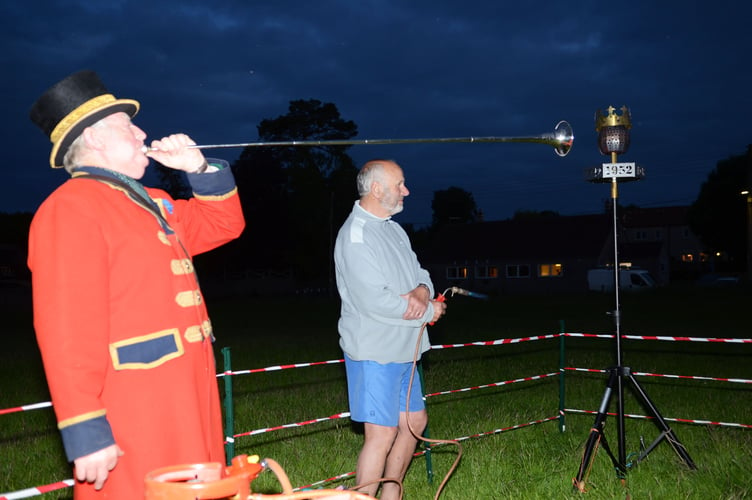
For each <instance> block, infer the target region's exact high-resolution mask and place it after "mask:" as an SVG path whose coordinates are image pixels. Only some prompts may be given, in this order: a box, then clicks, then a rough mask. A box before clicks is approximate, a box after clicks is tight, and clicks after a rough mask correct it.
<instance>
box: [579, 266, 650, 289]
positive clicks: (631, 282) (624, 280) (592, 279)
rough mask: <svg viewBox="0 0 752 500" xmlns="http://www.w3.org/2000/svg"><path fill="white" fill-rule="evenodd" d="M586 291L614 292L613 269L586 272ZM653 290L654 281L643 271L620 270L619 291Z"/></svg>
mask: <svg viewBox="0 0 752 500" xmlns="http://www.w3.org/2000/svg"><path fill="white" fill-rule="evenodd" d="M587 278H588V289H590V290H594V291H598V292H611V291H613V290H614V278H615V276H614V270H613V268H599V269H591V270H589V271H588V275H587ZM650 288H655V280H654V279H653V277H652V276H650V273H649V272H647V271H646V270H644V269H626V268H625V269H620V270H619V290H632V291H638V290H648V289H650Z"/></svg>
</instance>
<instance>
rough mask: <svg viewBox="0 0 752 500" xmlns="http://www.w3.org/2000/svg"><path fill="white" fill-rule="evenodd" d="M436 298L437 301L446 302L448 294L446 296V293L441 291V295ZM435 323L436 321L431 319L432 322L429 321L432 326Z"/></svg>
mask: <svg viewBox="0 0 752 500" xmlns="http://www.w3.org/2000/svg"><path fill="white" fill-rule="evenodd" d="M435 300H436V302H445V301H446V296H445V295H444V294H443V293H440V294H439V295H438V296H437V297H436V299H435ZM434 323H435V321H431V322H430V323H428V324H429V325H431V326H433V324H434Z"/></svg>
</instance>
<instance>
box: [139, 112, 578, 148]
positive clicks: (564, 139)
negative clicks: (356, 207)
mask: <svg viewBox="0 0 752 500" xmlns="http://www.w3.org/2000/svg"><path fill="white" fill-rule="evenodd" d="M451 142H531V143H537V144H548V145H549V146H553V148H554V152H555V153H556V154H557V155H559V156H566V155H567V154H568V153H569V151H570V150H571V149H572V144H573V143H574V133H573V131H572V127H571V125H569V123H568V122H567V121H565V120H562V121H560V122H559V123H557V124H556V127H555V128H554V131H553V132H548V133H545V134H541V135H539V136H531V137H498V136H490V137H444V138H433V139H430V138H429V139H332V140H310V141H271V142H264V141H261V142H244V143H237V144H195V145H191V146H188V147H189V148H192V149H217V148H245V147H289V146H353V145H358V144H371V145H381V144H419V143H451ZM142 149H143V152H144V153H148V152H149V151H155V149H154V148H150V147H148V146H146V145H144V146H143V148H142Z"/></svg>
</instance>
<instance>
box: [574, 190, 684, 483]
mask: <svg viewBox="0 0 752 500" xmlns="http://www.w3.org/2000/svg"><path fill="white" fill-rule="evenodd" d="M617 199H618V183H617V178H616V177H615V176H614V177H612V178H611V204H612V208H613V234H614V293H615V297H616V309H615V310H614V312H613V317H614V322H615V324H616V335H615V337H616V366H614V367H611V368H608V369H607V371H608V373H609V378H608V384H607V386H606V391H605V392H604V394H603V399H602V400H601V404H600V407H599V408H598V413H597V415H596V417H595V423H594V424H593V427H592V428H591V430H590V435H589V436H588V440H587V443H586V445H585V452H584V454H583V458H582V463H581V464H580V469H579V470H578V472H577V477H576V478H575V479H574V481H573V482H574V487H575V489H578V490H579V491H581V492H582V491H585V479H584V477H585V474H586V472H587V470H588V467H589V464H590V461H591V460H592V458H593V454H594V452H595V450H596V448H597V446H598V444H599V443H600V444H602V445H603V449H605V450H606V452H607V453H608V455H609V457H610V458H611V461H612V462H613V464H614V467H615V468H616V471H617V475H618V477H619V478H620V479H623V478H624V477H625V476H626V472H627V458H626V449H625V432H624V386H625V382H626V383H628V384H629V385H630V386H631V388H632V389H633V390H634V393H635V395H636V396H637V398H638V399H639V402H640V403H641V404H642V406H643V407H644V408H645V410H646V411H647V412H648V413H649V416H650V417H652V418H653V420H654V422H655V424H656V425H657V426H658V429H660V431H661V432H660V434H659V435H658V437H657V438H656V439H655V441H653V442H652V443H651V444H650V445H649V446H647V447H646V448H644V449H643V450H641V451H640V454H639V456H638V458H637V462H638V463H639V462H641V461H642V460H644V459H645V458H646V457H647V455H648V454H649V453H650V452H651V451H652V450H653V449H654V448H655V447H656V446H658V444H660V442H661V441H663V440H664V439H665V440H667V441H668V443H669V444H670V445H671V447H672V448H673V449H674V451H675V452H676V454H677V455H678V456H679V458H681V460H682V462H684V464H685V465H686V466H687V467H689V468H690V469H696V468H697V467H696V466H695V463H694V462H693V461H692V458H690V456H689V454H688V453H687V451H686V449H685V448H684V445H682V443H681V442H680V441H679V439H678V438H677V437H676V435H675V434H674V431H672V430H671V428H670V427H669V426H668V424H667V423H666V421H665V420H664V419H663V417H662V416H661V414H660V412H659V411H658V408H656V406H655V404H654V403H653V402H652V401H651V400H650V398H649V397H648V395H647V393H646V392H645V390H644V389H643V388H642V386H640V384H639V383H638V382H637V380H636V379H635V378H634V375H633V374H632V370H631V369H630V368H629V367H627V366H624V365H623V363H622V349H621V308H620V302H619V250H618V248H619V246H618V240H617V233H618V230H617V229H618V226H617V211H616V207H617ZM614 396H615V397H616V403H617V410H616V418H617V437H618V457H616V456H614V454H613V453H612V451H611V449H610V447H609V446H608V441H607V440H606V436H605V434H604V432H603V431H604V426H605V423H606V417H607V416H608V409H609V407H610V405H611V400H612V399H613V397H614Z"/></svg>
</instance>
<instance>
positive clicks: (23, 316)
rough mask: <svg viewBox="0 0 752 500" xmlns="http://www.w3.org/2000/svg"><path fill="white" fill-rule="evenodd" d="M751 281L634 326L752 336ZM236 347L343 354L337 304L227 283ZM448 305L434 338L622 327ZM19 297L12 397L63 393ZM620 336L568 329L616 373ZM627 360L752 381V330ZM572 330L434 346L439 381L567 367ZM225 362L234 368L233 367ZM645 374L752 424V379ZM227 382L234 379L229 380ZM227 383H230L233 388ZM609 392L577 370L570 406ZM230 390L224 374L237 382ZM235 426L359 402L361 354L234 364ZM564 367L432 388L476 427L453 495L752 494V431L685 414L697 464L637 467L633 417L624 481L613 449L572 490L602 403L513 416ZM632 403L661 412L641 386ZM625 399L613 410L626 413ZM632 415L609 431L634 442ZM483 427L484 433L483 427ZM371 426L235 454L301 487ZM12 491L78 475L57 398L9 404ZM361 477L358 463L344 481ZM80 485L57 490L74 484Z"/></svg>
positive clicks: (4, 469)
mask: <svg viewBox="0 0 752 500" xmlns="http://www.w3.org/2000/svg"><path fill="white" fill-rule="evenodd" d="M750 298H752V294H750V292H749V290H748V289H745V288H736V289H699V288H694V287H684V288H682V287H676V288H671V289H660V290H656V291H654V292H650V293H648V294H640V295H629V294H626V295H625V294H622V295H621V311H622V319H621V332H622V334H626V335H640V336H648V335H664V336H691V337H720V338H750V337H752V334H750V329H749V327H748V326H747V323H748V320H747V311H748V310H749V301H750ZM208 302H209V308H210V311H211V313H212V318H213V322H214V324H215V330H216V333H217V337H218V341H217V344H216V347H217V358H218V362H219V363H220V365H221V363H222V356H221V354H220V349H222V348H224V347H228V348H230V350H231V353H232V363H233V366H232V368H233V369H234V370H246V369H252V368H263V367H267V366H274V365H279V364H289V363H307V362H315V361H323V360H329V359H338V358H340V357H341V352H340V350H339V347H338V345H337V334H336V321H337V307H338V304H337V302H336V300H333V299H326V298H296V299H287V300H281V299H261V298H245V299H240V298H236V299H223V300H218V299H216V300H212V298H211V297H209V300H208ZM448 305H449V309H448V313H447V316H446V317H445V318H444V319H443V320H442V321H441V322H439V323H438V324H437V325H436V326H435V327H432V328H431V329H430V339H431V343H432V344H434V345H438V344H449V343H459V344H462V343H467V342H473V341H485V340H494V339H500V338H519V337H527V336H535V335H546V334H555V333H558V332H559V331H560V328H562V324H563V328H564V331H566V332H580V333H613V331H614V323H613V319H612V316H610V315H609V314H608V313H609V312H611V311H612V310H613V309H614V297H613V296H612V295H608V294H606V295H602V294H580V295H550V296H521V297H496V298H492V299H491V300H489V301H477V300H473V299H469V298H467V297H453V298H450V299H449V301H448ZM6 309H8V311H7V313H6V321H7V324H8V325H9V328H7V329H6V335H7V336H8V340H7V341H6V348H5V349H4V350H3V352H2V353H0V360H1V361H2V363H0V409H3V408H8V407H15V406H19V405H26V404H31V403H36V402H40V401H47V400H48V399H49V396H48V394H47V392H46V384H45V381H44V378H43V375H42V372H41V363H40V361H39V355H38V352H37V350H36V347H35V345H34V340H33V333H32V330H31V316H30V313H29V310H28V307H25V306H24V305H23V304H21V305H19V306H14V307H11V308H7V307H6ZM614 345H615V343H614V341H613V340H598V339H580V338H568V339H567V340H566V362H565V364H566V366H572V367H582V368H592V369H602V368H606V367H608V366H611V365H613V363H614V360H615V355H614ZM622 347H623V358H624V365H625V366H630V367H632V369H633V370H634V371H637V372H653V373H662V374H677V375H696V376H705V377H723V378H738V379H747V380H749V379H752V363H750V359H752V357H751V356H752V344H741V345H740V344H727V343H689V342H657V341H632V340H629V341H624V342H623V344H622ZM558 367H559V340H558V339H556V340H546V341H538V342H524V343H518V344H512V345H504V346H494V347H462V348H454V349H439V350H434V351H431V352H429V353H428V354H427V355H426V356H425V360H424V366H423V368H424V376H425V381H426V391H427V392H428V393H434V392H441V391H449V390H455V389H460V388H466V387H471V386H477V385H484V384H492V383H496V382H502V381H506V380H511V379H517V378H521V377H531V376H535V375H540V374H544V373H550V372H556V371H558ZM221 369H222V367H221V366H219V367H218V371H219V370H221ZM638 380H639V383H640V385H641V386H642V387H643V388H644V389H645V391H646V392H647V393H648V395H649V396H650V398H651V399H652V401H653V402H654V403H655V404H656V406H657V408H658V409H659V410H660V412H661V414H662V415H663V416H664V417H666V418H681V419H692V420H711V421H720V422H730V423H742V424H752V386H751V385H750V384H740V383H737V384H732V383H728V382H718V381H708V380H686V379H681V380H679V379H668V378H655V377H639V378H638ZM221 384H222V383H221V382H220V386H221ZM220 388H221V387H220ZM605 388H606V377H605V375H603V374H599V373H580V372H578V373H572V372H567V374H566V407H567V408H575V409H582V410H596V409H597V407H598V405H599V403H600V401H601V399H602V396H603V393H604V390H605ZM221 389H222V388H221ZM233 395H234V398H233V399H234V405H235V412H234V413H235V433H244V432H249V431H251V430H254V429H262V428H267V427H272V426H277V425H281V424H288V423H293V422H301V421H307V420H310V419H315V418H321V417H326V416H328V415H335V414H337V413H340V412H343V411H347V399H346V388H345V382H344V375H343V367H342V366H341V365H339V364H335V365H325V366H312V367H306V368H301V369H291V370H282V371H274V372H264V373H256V374H252V375H239V376H235V377H233ZM558 397H559V379H558V377H551V378H544V379H541V380H536V381H531V382H524V383H517V384H509V385H503V386H500V387H490V388H484V389H478V390H473V391H466V392H459V393H453V394H449V395H441V396H436V397H432V398H430V399H429V400H428V411H429V418H430V423H429V434H430V437H431V438H435V439H442V440H449V439H455V438H467V439H463V440H462V441H461V446H462V457H461V460H460V462H459V466H458V467H457V469H456V470H455V471H454V472H453V474H452V476H451V478H450V479H449V481H448V483H447V485H446V487H445V488H444V490H443V492H442V495H441V498H444V499H465V498H473V499H497V498H499V499H502V498H531V499H534V498H535V499H537V498H578V497H585V498H597V499H601V498H603V499H607V498H608V499H610V498H628V497H629V498H635V499H646V498H650V499H673V498H677V499H679V498H681V499H684V498H697V499H743V498H752V477H751V476H750V472H751V471H752V429H746V428H734V427H720V426H707V425H698V424H686V423H672V424H671V427H672V429H673V430H674V432H675V433H676V435H677V437H678V438H679V440H680V441H681V442H682V444H683V445H684V446H685V447H686V449H687V452H688V453H689V455H690V456H691V458H692V459H693V460H694V462H695V463H696V464H697V470H689V469H687V468H686V467H685V466H684V465H683V464H682V462H681V460H680V459H679V457H678V456H677V454H676V453H675V452H674V451H673V449H672V448H671V447H670V446H669V443H668V442H667V441H666V440H663V441H662V442H661V443H660V444H659V445H658V446H657V447H656V448H655V449H654V450H653V451H652V452H651V453H650V454H649V455H648V457H647V458H646V459H645V460H644V461H642V462H641V463H639V465H637V464H634V458H633V457H634V455H633V454H634V453H636V452H639V449H640V441H641V440H642V441H645V442H646V444H650V443H651V442H652V441H653V440H654V439H655V438H656V437H658V433H659V431H658V428H657V427H656V425H654V424H653V423H652V422H650V421H645V420H632V419H628V420H627V422H626V442H627V446H626V448H627V453H628V462H629V463H630V468H629V471H628V473H627V476H626V481H624V482H622V481H620V480H619V479H618V477H617V475H616V473H615V471H614V469H613V465H612V463H611V460H610V459H609V458H608V456H607V454H606V452H605V451H603V450H602V449H601V450H600V451H599V452H598V453H597V454H596V456H595V457H594V458H593V459H592V461H591V466H592V470H591V472H590V474H589V476H588V481H587V488H588V491H587V492H586V493H584V494H582V493H575V492H573V490H572V478H573V477H575V476H576V474H577V471H578V467H579V465H580V461H581V460H582V455H583V450H584V446H585V442H586V440H587V437H588V433H589V431H590V427H591V426H592V424H593V419H594V417H593V416H591V415H577V414H569V415H567V416H566V424H567V425H566V432H563V433H562V432H560V431H559V425H558V423H557V422H556V421H552V422H546V423H541V424H538V425H532V426H526V427H522V428H519V429H515V430H504V431H503V432H502V431H499V432H493V431H497V430H500V429H506V428H509V427H512V426H515V425H519V424H523V423H527V422H532V421H536V420H540V419H545V418H548V417H554V416H556V415H557V409H558ZM624 404H625V412H626V413H636V414H645V411H644V410H643V409H642V408H641V406H640V404H639V401H638V400H637V398H635V397H634V395H633V394H632V393H631V391H629V390H628V391H626V392H625V397H624ZM615 408H616V402H615V401H614V402H613V403H612V406H611V411H615ZM615 427H616V419H614V418H609V419H608V420H607V424H606V436H607V438H608V442H609V444H610V445H611V448H612V450H613V451H614V452H616V450H617V436H616V432H615ZM479 434H481V435H480V436H479ZM361 440H362V435H361V434H360V432H359V429H358V428H357V426H355V425H353V424H351V422H350V421H349V420H348V419H332V420H327V421H325V422H323V423H318V424H314V425H308V426H301V427H295V428H291V429H283V430H280V431H274V432H269V433H263V434H259V435H255V436H243V437H239V438H238V439H236V443H235V454H249V455H253V454H257V455H260V456H262V457H269V458H273V459H274V460H276V461H277V462H279V464H280V465H281V466H282V467H283V468H284V470H285V471H286V473H287V474H288V475H289V477H290V480H291V482H292V484H293V485H294V486H303V485H308V484H311V483H316V482H317V481H321V480H324V479H327V478H331V477H334V476H337V475H340V474H345V473H348V472H351V471H353V470H354V467H355V461H356V458H357V453H358V451H359V448H360V444H361ZM457 454H458V447H457V446H456V445H453V444H446V445H440V446H437V447H435V448H434V449H433V450H432V451H431V455H430V461H431V466H432V469H433V473H434V477H433V480H432V481H431V482H429V481H428V480H427V473H426V470H427V458H426V457H425V456H421V457H418V458H416V459H415V460H414V462H413V465H412V467H411V468H410V470H409V471H408V475H407V477H406V479H405V482H404V487H405V498H412V499H429V498H433V497H434V495H435V494H436V491H437V488H438V486H439V483H440V482H441V481H442V480H443V478H444V476H445V474H447V472H448V471H449V470H450V468H451V466H452V463H453V462H454V460H455V459H456V457H457ZM0 457H1V458H0V492H10V491H17V490H20V489H23V488H29V487H33V486H38V485H43V484H49V483H52V482H56V481H59V480H62V479H66V478H69V477H71V473H70V470H69V469H68V466H67V464H65V462H64V458H63V454H62V449H61V445H60V443H59V436H58V433H57V431H56V429H55V422H54V417H53V415H52V411H51V410H49V409H43V410H36V411H28V412H21V413H13V414H10V415H2V416H0ZM340 484H343V485H345V486H347V487H350V486H353V485H354V479H353V478H351V477H348V478H345V479H343V480H340V481H336V482H333V483H329V484H326V485H325V486H326V487H333V486H336V485H340ZM253 489H254V491H258V492H261V493H275V492H279V491H280V489H279V484H278V482H277V480H276V478H275V477H274V475H273V474H270V473H265V474H262V475H261V476H260V477H259V478H258V479H257V480H255V481H254V482H253ZM71 492H72V490H70V489H63V490H59V491H56V492H52V493H47V494H45V495H42V496H43V497H45V500H47V499H51V498H69V497H70V496H71Z"/></svg>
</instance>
